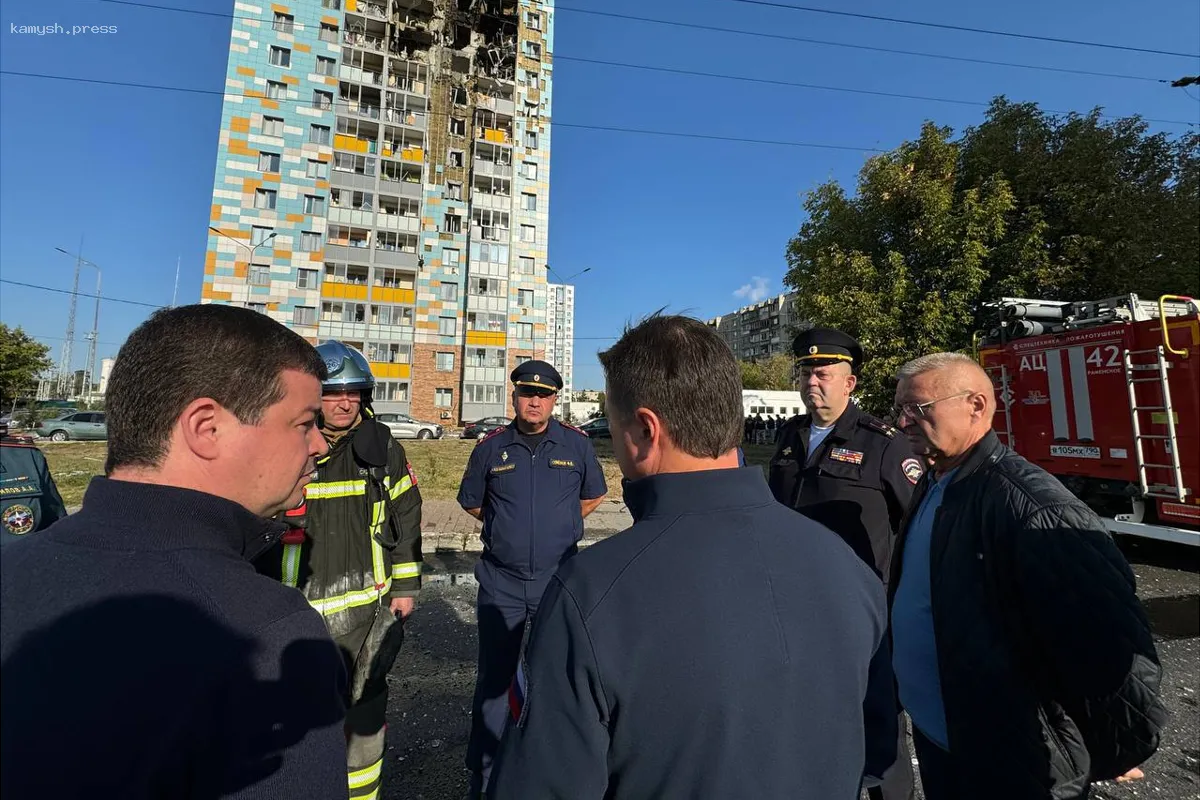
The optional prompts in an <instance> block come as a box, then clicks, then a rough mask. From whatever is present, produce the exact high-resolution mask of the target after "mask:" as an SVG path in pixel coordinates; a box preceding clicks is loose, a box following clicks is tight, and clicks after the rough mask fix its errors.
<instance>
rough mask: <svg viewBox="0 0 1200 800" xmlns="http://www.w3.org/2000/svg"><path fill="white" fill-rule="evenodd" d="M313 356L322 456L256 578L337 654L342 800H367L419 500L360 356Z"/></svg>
mask: <svg viewBox="0 0 1200 800" xmlns="http://www.w3.org/2000/svg"><path fill="white" fill-rule="evenodd" d="M317 351H318V352H319V353H320V354H321V357H322V358H323V359H324V361H325V367H326V369H327V370H328V371H329V378H328V380H326V381H325V382H324V383H323V384H322V392H323V394H322V398H321V406H322V409H321V411H322V422H321V431H322V433H323V434H324V435H325V439H326V440H327V441H328V442H329V453H328V454H327V455H326V456H325V457H323V458H321V459H319V460H318V461H317V469H316V475H315V476H314V480H313V481H312V482H311V483H309V484H308V486H307V488H306V490H305V501H304V503H302V504H301V505H300V507H299V508H296V509H294V510H292V511H289V512H287V513H286V514H285V515H284V521H285V522H287V523H288V525H289V526H290V531H289V532H288V533H287V534H285V535H284V536H283V539H282V541H281V542H280V544H279V545H278V546H277V547H276V548H275V549H274V550H273V551H271V552H269V553H268V555H267V556H266V557H264V558H263V559H262V560H261V561H260V569H261V570H262V571H263V572H265V573H267V574H270V575H272V576H273V577H277V578H278V579H279V580H281V581H283V582H284V583H286V584H288V585H290V586H295V587H296V588H298V589H299V590H300V591H302V592H303V593H304V596H305V597H306V598H308V601H309V603H310V604H311V605H312V606H313V608H315V609H316V610H317V611H319V612H320V613H321V616H322V617H323V618H324V619H325V625H326V627H327V628H328V629H329V633H330V635H331V636H332V637H333V639H334V641H335V642H337V644H338V645H339V647H340V649H341V651H342V656H343V658H344V659H345V661H346V669H347V672H348V674H349V675H350V685H349V692H350V694H349V697H347V698H346V705H347V712H346V742H347V751H348V773H349V782H350V797H351V798H352V800H355V799H356V798H372V799H374V798H378V797H379V792H380V787H381V785H382V775H381V769H382V766H383V755H384V739H385V732H386V723H387V716H386V715H387V674H388V672H389V671H390V670H391V668H392V663H393V662H394V661H395V659H396V656H397V654H398V653H399V651H400V644H401V642H402V641H403V639H404V630H403V620H404V619H405V618H407V617H408V615H409V614H411V613H412V610H413V607H414V603H415V600H416V597H417V595H418V593H419V591H420V588H421V493H420V491H419V490H418V489H417V481H416V477H415V475H414V473H413V471H412V466H411V465H410V464H409V463H408V458H407V456H406V455H405V452H404V448H403V447H402V446H401V445H400V444H399V443H398V442H396V441H395V440H394V439H393V438H392V436H391V432H390V431H389V430H388V428H387V427H386V426H385V425H384V424H383V423H381V422H379V421H378V420H376V419H375V418H374V414H373V412H372V410H371V391H372V389H373V388H374V386H375V378H374V376H373V375H372V374H371V368H370V366H369V365H368V363H367V360H366V358H364V357H363V355H362V354H361V353H360V352H358V351H357V350H355V349H354V348H352V347H349V346H347V345H345V344H343V343H341V342H336V341H331V342H325V343H324V344H321V345H319V346H318V347H317Z"/></svg>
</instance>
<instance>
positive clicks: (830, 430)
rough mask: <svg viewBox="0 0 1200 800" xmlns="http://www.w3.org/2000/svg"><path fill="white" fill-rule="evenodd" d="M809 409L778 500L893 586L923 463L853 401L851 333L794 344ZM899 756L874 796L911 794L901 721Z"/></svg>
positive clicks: (796, 424) (783, 447)
mask: <svg viewBox="0 0 1200 800" xmlns="http://www.w3.org/2000/svg"><path fill="white" fill-rule="evenodd" d="M792 350H793V352H794V353H795V356H796V358H797V360H798V361H799V365H800V380H799V384H800V390H801V391H803V392H804V401H805V404H806V405H807V406H808V413H807V414H803V415H801V416H796V417H792V419H790V420H789V421H788V422H787V424H786V425H785V426H784V428H783V430H782V431H781V432H780V435H779V441H778V443H777V445H776V449H775V455H774V457H773V458H772V459H771V464H770V478H769V481H770V486H771V493H772V494H774V495H775V499H776V500H778V501H779V502H781V503H783V504H784V505H786V506H789V507H790V508H794V509H796V510H797V511H799V512H800V513H801V514H804V515H805V516H807V517H809V518H811V519H814V520H816V521H817V522H820V523H822V524H823V525H825V526H826V527H828V528H830V529H832V530H833V531H834V532H835V533H837V534H838V535H840V536H841V537H842V538H843V539H844V540H845V541H846V543H847V544H849V545H850V547H852V548H853V549H854V552H856V553H858V555H859V557H860V558H862V559H863V560H864V561H865V562H867V563H868V564H870V565H871V567H872V568H873V569H874V570H875V572H876V574H878V575H879V577H880V580H882V581H883V582H884V584H885V587H886V583H887V577H888V575H889V573H890V568H891V560H892V545H893V543H894V542H895V540H896V535H897V533H898V530H899V525H900V521H901V518H902V517H903V516H904V512H905V510H906V509H907V508H908V504H909V501H910V500H911V499H912V492H913V488H914V487H915V486H916V484H917V481H918V480H920V478H921V476H922V475H923V474H924V472H925V466H924V464H923V462H922V461H921V460H920V459H918V458H917V457H916V456H915V455H914V454H913V452H912V449H911V448H910V447H909V444H908V440H907V439H906V438H905V437H904V436H903V435H900V434H899V432H898V431H897V430H896V429H895V428H893V427H892V426H891V425H888V424H887V423H885V422H882V421H880V420H878V419H876V418H875V417H872V416H871V415H870V414H867V413H865V412H863V411H861V410H860V409H859V408H858V407H857V406H856V405H855V404H854V403H852V402H851V401H850V394H851V392H853V391H854V388H855V385H856V384H857V373H858V370H859V367H860V366H861V365H862V359H863V351H862V347H860V346H859V344H858V342H856V341H855V340H854V339H853V338H851V337H850V336H847V335H846V334H844V333H842V332H841V331H838V330H833V329H831V328H812V329H810V330H808V331H805V332H803V333H801V334H800V335H799V336H797V337H796V338H795V340H794V341H793V343H792ZM901 723H902V724H901V726H900V729H901V741H900V750H899V758H897V760H896V763H895V764H894V765H893V767H892V768H891V769H890V770H888V772H887V773H886V774H885V775H884V776H883V785H882V786H878V787H872V788H871V789H870V791H869V793H870V796H871V797H872V798H873V800H878V799H879V798H883V800H907V798H910V797H912V794H913V778H912V764H911V759H910V758H909V757H908V751H907V745H906V740H905V738H904V735H903V731H904V725H903V720H902V721H901Z"/></svg>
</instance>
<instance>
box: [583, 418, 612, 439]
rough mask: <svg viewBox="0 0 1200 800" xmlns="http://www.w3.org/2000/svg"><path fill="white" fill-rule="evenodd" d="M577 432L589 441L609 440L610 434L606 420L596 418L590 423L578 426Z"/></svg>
mask: <svg viewBox="0 0 1200 800" xmlns="http://www.w3.org/2000/svg"><path fill="white" fill-rule="evenodd" d="M579 430H581V431H583V432H584V433H586V434H587V435H588V438H590V439H611V438H612V432H611V431H610V430H609V429H608V419H607V418H605V417H598V418H597V419H594V420H592V421H591V422H585V423H584V424H583V425H580V426H579Z"/></svg>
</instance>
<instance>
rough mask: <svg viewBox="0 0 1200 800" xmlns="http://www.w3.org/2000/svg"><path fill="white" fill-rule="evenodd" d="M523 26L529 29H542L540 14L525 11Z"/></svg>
mask: <svg viewBox="0 0 1200 800" xmlns="http://www.w3.org/2000/svg"><path fill="white" fill-rule="evenodd" d="M525 27H527V28H529V30H531V31H540V30H541V29H542V15H541V14H536V13H534V12H532V11H526V12H525Z"/></svg>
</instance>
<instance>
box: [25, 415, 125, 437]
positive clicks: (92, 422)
mask: <svg viewBox="0 0 1200 800" xmlns="http://www.w3.org/2000/svg"><path fill="white" fill-rule="evenodd" d="M34 433H36V434H37V435H38V436H41V437H43V438H46V439H50V440H51V441H55V442H65V441H67V440H68V439H107V438H108V423H107V422H106V421H105V418H104V412H103V411H80V412H79V413H77V414H67V415H66V416H64V417H59V418H58V419H47V420H42V421H41V422H39V423H38V424H37V427H36V428H34Z"/></svg>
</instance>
